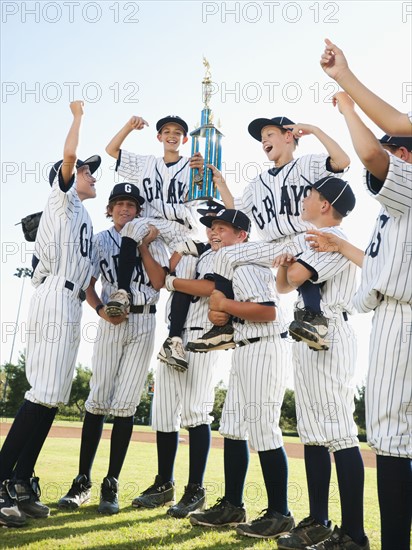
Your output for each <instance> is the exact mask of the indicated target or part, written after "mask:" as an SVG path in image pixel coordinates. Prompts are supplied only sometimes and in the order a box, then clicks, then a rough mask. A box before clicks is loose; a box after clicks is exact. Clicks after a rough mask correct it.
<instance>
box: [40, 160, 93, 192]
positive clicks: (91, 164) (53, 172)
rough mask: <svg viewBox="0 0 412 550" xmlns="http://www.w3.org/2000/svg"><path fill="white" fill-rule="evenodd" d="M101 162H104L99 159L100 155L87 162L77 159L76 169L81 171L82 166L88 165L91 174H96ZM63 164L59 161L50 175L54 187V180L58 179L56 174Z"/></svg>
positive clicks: (50, 181)
mask: <svg viewBox="0 0 412 550" xmlns="http://www.w3.org/2000/svg"><path fill="white" fill-rule="evenodd" d="M101 162H102V159H101V158H100V157H99V155H93V156H92V157H89V158H88V159H86V160H79V159H77V162H76V169H79V168H80V167H81V166H84V165H85V164H87V165H88V166H89V168H90V173H91V174H94V172H96V170H97V169H98V168H99V166H100V163H101ZM62 163H63V160H59V161H58V162H56V163H55V164H54V165H53V166H52V168H51V170H50V173H49V183H50V185H53V182H54V178H55V177H56V174H57V172H58V171H59V168H60V166H61V165H62Z"/></svg>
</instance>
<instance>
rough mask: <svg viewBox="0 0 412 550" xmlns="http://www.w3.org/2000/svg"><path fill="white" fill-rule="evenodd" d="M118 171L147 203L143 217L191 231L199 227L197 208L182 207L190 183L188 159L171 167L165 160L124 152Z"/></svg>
mask: <svg viewBox="0 0 412 550" xmlns="http://www.w3.org/2000/svg"><path fill="white" fill-rule="evenodd" d="M116 170H117V172H118V173H119V175H120V176H122V177H124V178H126V179H127V180H129V181H131V182H132V183H134V184H135V185H136V186H137V187H138V188H139V190H140V193H141V195H142V196H143V197H144V199H145V203H144V204H143V207H142V214H143V215H144V216H146V217H149V218H159V217H160V218H166V219H167V220H171V221H177V222H179V223H181V224H183V225H185V226H186V227H188V228H189V229H191V228H192V229H193V228H194V227H195V226H196V220H197V216H196V215H195V214H194V208H193V207H191V206H189V205H187V204H183V203H184V201H185V200H186V198H187V193H188V186H189V179H190V168H189V159H188V158H187V157H181V158H180V160H179V161H178V162H176V163H175V164H173V165H171V166H169V167H168V166H166V164H165V162H164V160H163V158H162V157H159V158H156V157H155V156H154V155H136V154H134V153H131V152H129V151H125V150H123V149H122V150H121V151H120V153H119V159H118V162H117V166H116Z"/></svg>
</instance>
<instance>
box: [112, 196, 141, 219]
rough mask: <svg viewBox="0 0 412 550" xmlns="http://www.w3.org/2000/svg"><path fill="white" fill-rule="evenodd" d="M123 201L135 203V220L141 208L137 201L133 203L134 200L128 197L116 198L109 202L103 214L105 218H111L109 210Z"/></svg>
mask: <svg viewBox="0 0 412 550" xmlns="http://www.w3.org/2000/svg"><path fill="white" fill-rule="evenodd" d="M123 200H128V201H131V202H134V203H135V205H136V216H135V218H138V217H139V215H140V212H141V211H142V207H141V206H140V204H139V203H138V202H137V201H135V200H134V199H132V198H130V197H116V198H115V199H113V200H112V201H109V203H108V205H107V206H106V212H105V216H106V218H109V219H110V218H112V215H111V214H109V208H113V206H115V205H116V204H117V203H118V202H120V201H123Z"/></svg>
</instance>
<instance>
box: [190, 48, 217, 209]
mask: <svg viewBox="0 0 412 550" xmlns="http://www.w3.org/2000/svg"><path fill="white" fill-rule="evenodd" d="M203 65H204V66H205V67H206V74H205V77H204V79H203V80H202V94H203V103H204V105H203V109H202V115H201V121H200V126H199V128H196V130H194V131H193V132H191V133H190V135H191V137H192V148H191V154H192V156H193V155H194V153H197V152H199V151H200V152H201V153H202V155H203V158H204V167H203V174H200V173H199V171H198V170H197V169H192V170H191V171H190V184H189V196H188V200H189V201H193V200H202V201H205V200H211V199H220V193H219V191H218V190H217V189H215V187H214V186H213V181H212V171H211V170H210V168H206V165H207V164H213V166H216V168H217V169H218V170H221V168H222V137H223V134H222V133H221V132H220V130H218V129H217V128H216V127H215V126H214V124H213V114H212V111H211V109H210V106H209V102H210V98H211V95H212V78H211V73H210V65H209V62H208V61H207V60H206V59H205V58H203ZM201 145H203V147H201Z"/></svg>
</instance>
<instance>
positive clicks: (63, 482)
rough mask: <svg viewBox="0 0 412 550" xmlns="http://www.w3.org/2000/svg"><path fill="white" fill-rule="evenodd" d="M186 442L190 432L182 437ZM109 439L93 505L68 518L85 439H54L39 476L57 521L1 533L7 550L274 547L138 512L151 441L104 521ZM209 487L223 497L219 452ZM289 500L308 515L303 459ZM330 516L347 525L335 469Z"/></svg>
mask: <svg viewBox="0 0 412 550" xmlns="http://www.w3.org/2000/svg"><path fill="white" fill-rule="evenodd" d="M183 437H184V435H183ZM109 445H110V443H109V441H108V440H102V441H101V444H100V447H99V450H98V453H97V456H96V460H95V465H94V469H93V481H94V486H93V491H92V501H91V503H90V504H88V505H85V506H84V507H83V508H81V509H80V511H78V512H72V513H65V512H61V511H59V510H58V509H57V508H56V505H55V504H56V502H57V500H58V499H59V498H60V497H61V496H62V495H63V494H65V493H66V491H67V489H68V488H69V486H70V485H71V482H72V479H73V478H74V476H75V475H76V474H77V466H78V456H79V448H80V440H78V439H59V438H49V439H48V440H47V441H46V443H45V446H44V448H43V451H42V454H41V457H40V459H39V463H38V468H37V470H36V475H38V476H39V477H40V480H41V487H42V501H43V502H44V503H46V504H48V505H49V506H50V507H51V517H50V518H48V519H45V520H30V523H29V524H28V525H27V527H25V528H21V529H1V530H0V548H2V549H3V548H25V549H30V550H35V549H46V548H47V549H50V548H52V549H53V550H55V549H72V550H77V549H80V548H87V549H90V550H92V549H93V550H97V549H107V550H109V549H112V548H115V549H119V550H121V549H136V550H141V549H145V550H146V549H147V550H149V549H152V550H155V549H158V548H161V549H170V550H172V549H179V550H193V549H195V548H208V549H212V550H218V549H228V548H256V549H264V548H275V549H276V547H277V546H276V543H275V542H273V541H257V540H255V539H249V538H244V537H239V536H238V535H236V533H235V531H234V530H233V529H228V528H221V529H218V530H210V529H209V530H208V529H202V528H195V527H191V525H190V523H189V521H188V520H175V519H173V518H170V517H169V516H166V513H165V512H166V509H165V508H160V509H159V508H158V509H155V510H136V509H133V508H132V507H131V501H132V499H133V498H134V497H135V496H136V495H137V494H139V493H140V492H141V491H142V490H144V489H146V487H147V486H148V485H149V484H151V483H152V481H153V479H154V476H155V474H156V467H157V459H156V447H155V445H154V444H152V443H136V442H132V443H131V444H130V448H129V452H128V455H127V458H126V461H125V464H124V468H123V471H122V476H121V479H120V495H119V497H120V507H121V510H120V513H119V514H117V515H115V516H111V517H108V516H101V515H100V514H98V512H97V506H98V500H99V485H100V483H101V479H102V478H103V477H104V476H105V475H106V470H107V465H108V459H109ZM188 459H189V456H188V446H187V445H181V446H180V448H179V451H178V456H177V460H176V468H175V479H176V487H177V498H178V499H179V498H180V496H181V493H182V491H183V487H184V485H185V483H186V482H187V473H188ZM375 473H376V472H375V469H374V468H366V486H365V525H366V531H367V534H368V536H369V538H370V540H371V549H372V550H379V517H378V506H377V495H376V482H375ZM205 485H206V488H207V494H208V504H209V505H212V504H214V502H215V500H216V499H217V498H218V497H219V496H222V495H223V492H224V480H223V451H222V450H221V449H212V450H211V453H210V457H209V462H208V468H207V471H206V479H205ZM289 503H290V508H291V510H292V511H293V514H294V516H295V519H296V520H297V521H299V520H301V519H302V518H303V517H305V516H306V515H307V512H308V500H307V492H306V482H305V472H304V463H303V460H301V459H290V461H289ZM245 506H246V509H247V512H248V519H253V518H254V517H256V516H257V515H258V514H259V513H260V511H261V510H262V509H263V508H265V507H266V496H265V490H264V485H263V481H262V477H261V473H260V466H259V460H258V456H257V454H256V453H252V454H251V460H250V467H249V472H248V477H247V483H246V488H245ZM330 518H331V519H332V521H333V522H337V523H338V524H339V523H340V506H339V493H338V490H337V483H336V477H335V472H334V471H333V478H332V483H331V494H330Z"/></svg>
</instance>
